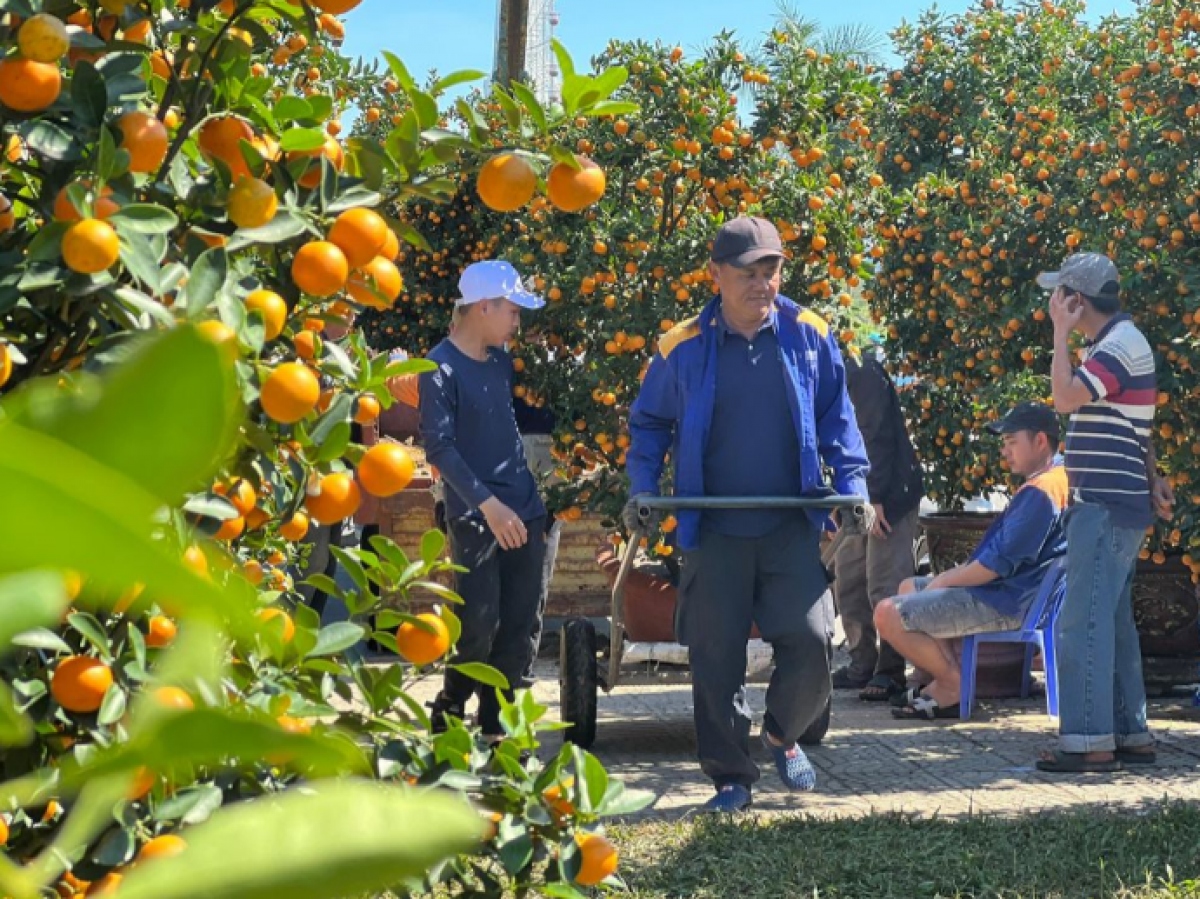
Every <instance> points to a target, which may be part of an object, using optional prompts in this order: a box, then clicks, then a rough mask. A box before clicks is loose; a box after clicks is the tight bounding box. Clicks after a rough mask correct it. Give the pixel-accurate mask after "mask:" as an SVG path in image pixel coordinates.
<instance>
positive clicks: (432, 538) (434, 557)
mask: <svg viewBox="0 0 1200 899" xmlns="http://www.w3.org/2000/svg"><path fill="white" fill-rule="evenodd" d="M445 551H446V535H445V534H443V533H442V532H441V531H438V530H428V531H426V532H425V533H424V534H422V535H421V559H422V560H423V561H424V562H425V564H426V565H432V564H433V563H434V562H438V561H441V558H442V553H444V552H445Z"/></svg>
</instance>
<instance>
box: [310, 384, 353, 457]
mask: <svg viewBox="0 0 1200 899" xmlns="http://www.w3.org/2000/svg"><path fill="white" fill-rule="evenodd" d="M353 407H354V399H353V397H350V396H348V395H347V394H345V393H339V394H338V396H337V399H335V400H334V401H333V402H332V403H331V404H330V406H329V409H328V410H327V411H326V412H325V413H324V414H323V415H322V416H321V417H320V418H319V419H317V423H316V424H315V425H314V426H313V429H312V431H311V433H310V434H309V436H310V437H311V438H312V441H313V443H316V444H318V445H320V444H322V443H324V442H325V440H326V439H327V438H328V437H329V435H330V433H331V432H332V431H333V429H334V428H335V427H336V426H337V425H338V424H340V423H342V422H348V421H349V420H350V412H351V409H352V408H353Z"/></svg>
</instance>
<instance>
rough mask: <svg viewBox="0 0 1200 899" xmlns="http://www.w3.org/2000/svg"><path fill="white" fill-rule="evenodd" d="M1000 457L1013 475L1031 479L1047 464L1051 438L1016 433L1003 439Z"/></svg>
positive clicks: (1030, 433)
mask: <svg viewBox="0 0 1200 899" xmlns="http://www.w3.org/2000/svg"><path fill="white" fill-rule="evenodd" d="M1001 440H1002V445H1001V448H1000V455H1001V456H1003V457H1004V461H1005V462H1007V463H1008V467H1009V470H1010V471H1012V473H1013V474H1016V475H1020V476H1021V477H1023V478H1026V477H1029V476H1030V475H1031V474H1033V473H1034V472H1036V471H1037V470H1038V469H1039V468H1041V467H1042V466H1043V465H1044V464H1045V463H1046V455H1047V451H1048V446H1049V438H1048V437H1047V436H1046V435H1044V434H1040V433H1036V434H1035V433H1034V432H1033V431H1016V432H1014V433H1012V434H1005V435H1003V437H1002V438H1001Z"/></svg>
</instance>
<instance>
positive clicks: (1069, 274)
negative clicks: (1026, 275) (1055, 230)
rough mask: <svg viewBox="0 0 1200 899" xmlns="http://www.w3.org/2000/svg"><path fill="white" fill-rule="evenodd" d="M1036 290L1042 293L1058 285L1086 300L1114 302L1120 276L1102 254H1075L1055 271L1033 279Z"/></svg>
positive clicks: (1110, 261) (1118, 290) (1115, 267)
mask: <svg viewBox="0 0 1200 899" xmlns="http://www.w3.org/2000/svg"><path fill="white" fill-rule="evenodd" d="M1037 283H1038V286H1039V287H1044V288H1045V289H1046V290H1054V288H1056V287H1059V286H1062V287H1066V288H1069V289H1070V290H1073V291H1075V292H1076V293H1082V294H1084V295H1086V296H1089V297H1097V298H1102V299H1106V300H1115V299H1117V297H1118V295H1119V294H1120V292H1121V276H1120V274H1119V273H1118V272H1117V266H1116V264H1115V263H1114V262H1113V261H1112V260H1111V259H1109V258H1108V257H1107V256H1105V255H1104V254H1103V253H1075V254H1074V255H1071V256H1068V257H1067V258H1066V259H1065V260H1064V261H1063V264H1062V268H1060V269H1059V270H1058V271H1056V272H1042V273H1041V274H1040V275H1038V276H1037Z"/></svg>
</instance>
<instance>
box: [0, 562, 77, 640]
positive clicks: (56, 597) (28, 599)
mask: <svg viewBox="0 0 1200 899" xmlns="http://www.w3.org/2000/svg"><path fill="white" fill-rule="evenodd" d="M69 602H70V600H69V599H68V597H67V591H66V586H65V585H64V583H63V577H62V575H61V574H60V573H59V572H56V571H26V572H22V573H20V574H14V575H10V576H8V577H4V578H0V609H3V610H4V614H3V615H0V647H4V646H8V645H9V643H10V642H12V639H13V638H14V637H15V636H16V635H17V634H20V633H24V632H26V631H29V630H32V629H33V628H36V627H43V626H49V625H55V624H57V623H58V621H59V619H60V618H61V617H62V612H63V609H65V608H66V607H67V605H68V604H69Z"/></svg>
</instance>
